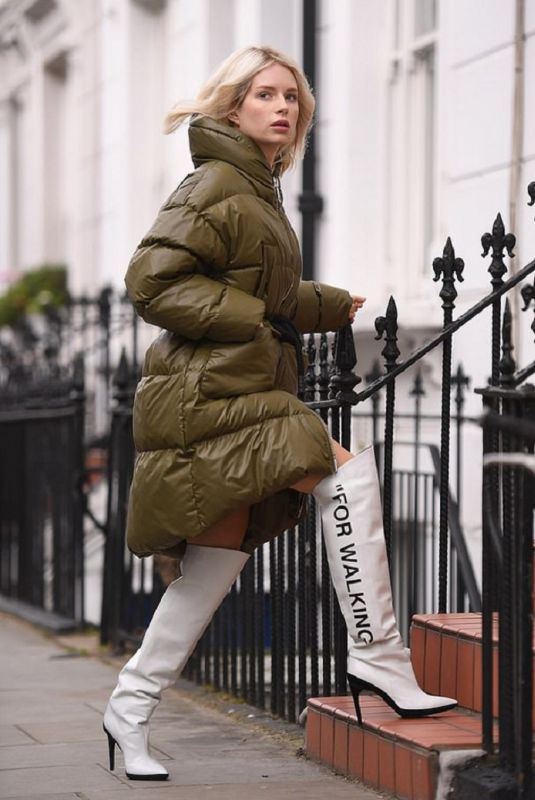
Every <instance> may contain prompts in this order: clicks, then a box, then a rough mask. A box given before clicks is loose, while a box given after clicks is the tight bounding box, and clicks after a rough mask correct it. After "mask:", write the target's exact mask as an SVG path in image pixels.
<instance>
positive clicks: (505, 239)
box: [481, 214, 516, 289]
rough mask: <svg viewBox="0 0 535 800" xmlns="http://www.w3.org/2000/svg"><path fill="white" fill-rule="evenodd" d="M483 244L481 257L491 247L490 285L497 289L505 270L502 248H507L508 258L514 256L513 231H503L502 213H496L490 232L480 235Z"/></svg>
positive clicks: (501, 282) (514, 242) (514, 240)
mask: <svg viewBox="0 0 535 800" xmlns="http://www.w3.org/2000/svg"><path fill="white" fill-rule="evenodd" d="M481 244H482V246H483V252H482V254H481V255H482V257H485V256H486V255H488V253H489V250H490V248H491V247H492V261H491V264H490V267H489V270H488V271H489V272H490V274H491V276H492V286H493V287H494V289H497V288H498V287H499V286H501V285H502V284H503V276H504V275H505V273H506V272H507V267H506V266H505V264H504V252H503V251H504V250H507V254H508V256H509V258H514V257H515V255H514V253H513V248H514V246H515V244H516V236H515V235H514V233H505V227H504V224H503V220H502V215H501V214H498V215H497V217H496V219H495V220H494V225H493V226H492V233H484V234H483V236H482V237H481Z"/></svg>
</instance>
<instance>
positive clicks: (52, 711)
mask: <svg viewBox="0 0 535 800" xmlns="http://www.w3.org/2000/svg"><path fill="white" fill-rule="evenodd" d="M66 639H67V642H68V637H62V640H61V645H60V643H59V642H58V641H56V640H55V639H53V638H51V637H50V635H46V636H45V635H43V633H42V631H40V630H38V629H36V628H34V627H32V626H31V625H29V624H28V623H27V622H21V621H20V620H18V619H16V618H13V617H11V616H9V615H6V614H2V613H0V653H2V654H4V653H5V654H6V657H5V658H4V657H2V667H1V670H0V720H1V722H2V724H1V725H0V800H15V798H17V800H73V798H77V800H115V798H117V800H120V798H124V797H128V796H130V797H132V798H133V800H145V798H147V800H148V798H152V800H158V798H161V800H174V799H175V798H177V799H178V798H180V800H184V799H185V798H187V799H188V800H197V798H199V800H200V798H203V799H204V798H207V797H209V798H213V800H227V799H228V800H231V799H232V800H236V799H237V798H242V797H243V798H247V800H258V799H259V798H267V797H268V795H269V800H288V798H289V797H291V798H292V800H301V798H302V800H305V798H306V800H320V798H321V800H325V797H326V796H328V797H329V800H345V798H347V800H349V799H350V798H351V800H377V798H380V797H382V795H380V794H379V793H377V792H374V791H371V790H369V789H367V788H365V787H364V786H362V784H359V783H357V782H355V781H350V780H347V779H344V778H340V777H337V776H335V775H333V774H332V773H331V772H329V771H328V770H327V769H325V768H324V767H322V766H320V765H318V764H315V763H314V762H311V761H308V760H307V759H306V758H305V757H304V750H303V744H304V742H303V730H302V729H300V728H298V727H297V726H291V725H288V724H287V723H281V721H276V720H272V719H271V717H270V716H269V715H268V714H264V713H263V712H257V711H256V710H255V709H251V708H250V707H248V706H244V705H243V704H240V703H239V702H238V701H234V700H233V699H232V698H230V699H226V700H225V701H224V702H223V703H220V702H219V703H218V701H216V700H212V699H211V697H209V696H208V695H209V693H207V692H206V690H199V689H198V687H195V686H193V685H192V684H189V683H188V682H187V681H180V682H179V684H177V688H176V689H174V690H171V691H169V692H166V693H165V694H164V698H163V700H162V702H161V704H160V705H159V706H158V708H157V709H156V712H155V714H154V716H153V718H152V720H151V744H152V749H153V751H154V755H155V757H156V758H158V759H160V760H161V761H162V762H164V763H165V764H166V767H167V768H168V770H169V772H170V779H169V781H165V782H151V783H148V782H143V781H129V780H128V779H127V778H126V776H125V773H124V768H123V761H122V754H121V753H120V751H117V752H116V769H115V772H114V773H111V772H110V771H109V770H108V762H107V755H108V748H107V741H106V737H105V735H104V733H103V731H102V714H103V712H104V708H105V706H106V703H107V700H108V697H109V694H110V692H111V690H112V689H113V687H114V685H115V682H116V677H117V670H118V668H119V667H120V660H117V659H115V660H113V659H111V660H112V662H113V663H111V664H109V663H105V661H103V659H102V654H97V655H98V657H97V655H95V654H91V653H86V652H85V651H82V652H78V653H76V652H72V650H69V649H67V650H66V649H65V646H66ZM67 646H68V644H67ZM202 692H204V695H203V694H202ZM132 793H134V794H132Z"/></svg>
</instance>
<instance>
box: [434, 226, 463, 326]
mask: <svg viewBox="0 0 535 800" xmlns="http://www.w3.org/2000/svg"><path fill="white" fill-rule="evenodd" d="M463 270H464V261H463V260H462V258H456V257H455V250H454V249H453V244H452V243H451V239H450V237H449V236H448V238H447V240H446V244H445V245H444V251H443V253H442V256H438V257H437V258H435V259H434V261H433V271H434V273H435V277H434V278H433V280H434V281H438V280H440V277H441V276H442V289H441V290H440V298H441V300H442V308H443V309H444V312H445V322H449V321H451V314H452V311H453V308H454V306H455V298H456V297H457V291H456V289H455V276H457V280H458V281H460V282H461V283H462V281H463V280H464V278H463Z"/></svg>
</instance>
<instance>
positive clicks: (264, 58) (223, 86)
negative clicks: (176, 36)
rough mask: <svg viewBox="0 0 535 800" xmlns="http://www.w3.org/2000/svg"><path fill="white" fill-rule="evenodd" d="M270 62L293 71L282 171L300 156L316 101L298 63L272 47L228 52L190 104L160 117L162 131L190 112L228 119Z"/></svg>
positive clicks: (167, 129)
mask: <svg viewBox="0 0 535 800" xmlns="http://www.w3.org/2000/svg"><path fill="white" fill-rule="evenodd" d="M272 64H281V65H282V66H283V67H286V68H287V69H289V70H290V71H291V72H292V73H293V76H294V78H295V80H296V83H297V91H298V100H299V116H298V118H297V126H296V134H295V140H294V141H293V142H292V143H291V144H290V145H288V146H287V147H285V148H284V149H283V150H282V151H281V153H280V155H279V161H280V164H281V172H285V171H286V170H287V169H289V167H292V166H293V165H294V164H295V162H296V161H297V160H298V159H299V158H302V157H303V154H304V151H305V147H306V137H307V134H308V131H309V130H310V127H311V125H312V117H313V115H314V108H315V105H316V103H315V100H314V95H313V94H312V90H311V88H310V86H309V84H308V81H307V79H306V78H305V75H304V73H303V71H302V70H301V68H300V67H299V66H298V64H297V63H296V62H295V61H294V60H293V59H292V58H289V57H288V56H286V55H284V53H281V52H279V51H278V50H274V49H273V48H272V47H243V48H241V49H240V50H236V51H235V52H234V53H231V55H230V56H228V58H226V59H225V60H224V61H223V63H222V64H221V65H220V66H219V67H218V69H217V70H216V71H215V72H214V74H213V75H212V76H211V77H210V78H209V79H208V81H207V82H206V83H205V84H204V86H203V87H202V89H201V90H200V92H199V94H198V95H197V99H196V100H195V101H194V102H193V103H189V104H184V103H178V104H177V105H175V106H174V107H173V108H172V109H171V111H169V113H168V114H167V115H166V117H165V120H164V133H172V131H174V130H176V128H178V127H179V126H180V125H182V123H183V122H185V120H186V119H188V117H191V116H192V115H194V114H202V115H204V116H207V117H212V119H215V120H218V121H225V122H228V115H229V114H230V113H231V112H232V111H234V110H236V109H237V108H239V107H240V106H241V104H242V102H243V100H244V98H245V95H246V94H247V92H248V91H249V88H250V86H251V83H252V82H253V78H254V77H255V75H256V74H257V73H258V72H260V70H262V69H265V67H270V66H271V65H272Z"/></svg>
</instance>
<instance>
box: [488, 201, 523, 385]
mask: <svg viewBox="0 0 535 800" xmlns="http://www.w3.org/2000/svg"><path fill="white" fill-rule="evenodd" d="M515 244H516V238H515V236H514V234H512V233H507V234H506V233H505V227H504V224H503V220H502V216H501V214H498V215H497V217H496V219H495V220H494V224H493V226H492V233H488V232H487V233H484V234H483V236H482V237H481V245H482V247H483V253H482V254H481V255H482V257H483V258H484V257H485V256H487V255H488V253H489V250H490V249H491V247H492V261H491V264H490V267H489V269H488V271H489V272H490V274H491V277H492V280H491V284H492V289H493V291H496V290H497V289H499V288H500V286H502V285H503V282H504V281H503V276H504V275H505V273H506V272H507V267H506V266H505V263H504V252H503V251H504V250H507V253H508V255H509V258H514V253H513V248H514V246H515ZM500 303H501V298H499V297H497V298H496V299H495V300H494V302H493V304H492V350H491V353H492V355H491V379H490V382H491V385H492V386H497V385H498V383H499V378H500V369H499V365H498V362H499V360H500V313H501V312H500V308H501V306H500Z"/></svg>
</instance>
